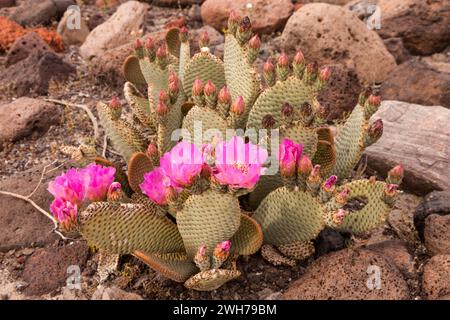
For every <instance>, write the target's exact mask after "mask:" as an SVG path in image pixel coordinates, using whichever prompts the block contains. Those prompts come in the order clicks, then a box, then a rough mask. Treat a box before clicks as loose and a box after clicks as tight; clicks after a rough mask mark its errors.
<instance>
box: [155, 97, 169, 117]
mask: <svg viewBox="0 0 450 320" xmlns="http://www.w3.org/2000/svg"><path fill="white" fill-rule="evenodd" d="M168 112H169V108H168V107H167V105H166V104H165V103H164V102H163V101H162V100H160V101H159V102H158V105H157V106H156V113H157V114H158V115H160V116H164V115H166V114H167V113H168Z"/></svg>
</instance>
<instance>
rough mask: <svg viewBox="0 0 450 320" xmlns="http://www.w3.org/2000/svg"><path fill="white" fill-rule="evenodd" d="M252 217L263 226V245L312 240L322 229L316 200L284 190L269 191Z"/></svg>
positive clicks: (319, 210)
mask: <svg viewBox="0 0 450 320" xmlns="http://www.w3.org/2000/svg"><path fill="white" fill-rule="evenodd" d="M253 218H254V219H255V220H256V221H258V222H259V224H260V225H261V227H262V230H263V233H264V243H265V244H272V245H277V246H279V245H283V244H289V243H293V242H295V241H302V242H303V241H309V240H311V239H314V238H316V237H317V235H318V234H319V233H320V231H321V230H322V229H323V227H324V221H323V208H322V205H321V204H320V203H319V201H318V200H317V199H316V198H314V197H313V196H312V195H311V194H310V193H309V192H306V191H294V190H289V189H288V188H286V187H281V188H278V189H277V190H275V191H272V192H271V193H270V194H269V195H268V196H267V197H266V198H265V199H264V200H263V201H262V203H261V205H260V206H259V207H258V209H257V210H256V211H255V214H254V215H253Z"/></svg>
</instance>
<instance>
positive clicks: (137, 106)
mask: <svg viewBox="0 0 450 320" xmlns="http://www.w3.org/2000/svg"><path fill="white" fill-rule="evenodd" d="M123 94H124V96H125V99H126V100H127V102H128V105H129V106H130V108H131V111H132V112H133V115H134V116H136V118H137V119H138V120H139V122H140V123H142V124H143V125H144V126H146V127H148V128H152V129H154V128H155V120H154V119H155V116H154V114H152V112H151V110H150V103H149V100H148V99H147V98H145V97H144V96H143V95H142V93H140V92H139V90H138V89H137V88H136V87H135V86H134V85H133V84H132V83H131V82H126V83H125V85H124V88H123Z"/></svg>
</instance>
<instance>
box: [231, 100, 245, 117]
mask: <svg viewBox="0 0 450 320" xmlns="http://www.w3.org/2000/svg"><path fill="white" fill-rule="evenodd" d="M230 111H231V112H233V113H235V114H237V115H241V114H243V113H244V111H245V102H244V98H243V97H242V96H238V97H237V99H236V100H235V101H234V102H233V104H232V105H231V108H230Z"/></svg>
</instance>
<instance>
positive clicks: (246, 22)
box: [236, 16, 252, 45]
mask: <svg viewBox="0 0 450 320" xmlns="http://www.w3.org/2000/svg"><path fill="white" fill-rule="evenodd" d="M251 36H252V23H251V21H250V18H249V17H248V16H245V17H244V19H242V20H241V22H240V23H239V27H238V28H237V33H236V38H237V40H238V42H239V44H240V45H243V44H244V43H246V42H247V41H248V40H249V39H250V38H251Z"/></svg>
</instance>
